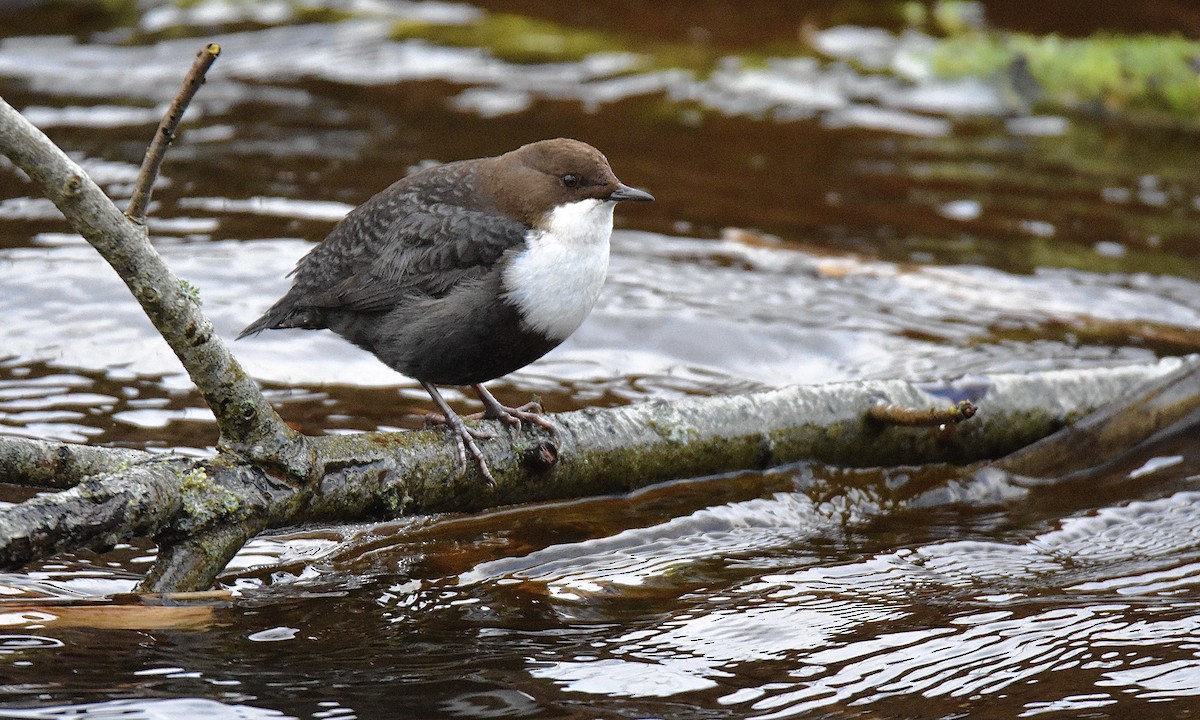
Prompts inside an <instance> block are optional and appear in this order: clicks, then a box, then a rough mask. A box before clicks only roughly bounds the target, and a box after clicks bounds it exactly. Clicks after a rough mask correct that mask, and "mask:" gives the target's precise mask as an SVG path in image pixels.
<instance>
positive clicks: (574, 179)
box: [562, 173, 579, 188]
mask: <svg viewBox="0 0 1200 720" xmlns="http://www.w3.org/2000/svg"><path fill="white" fill-rule="evenodd" d="M562 184H563V185H565V186H566V187H569V188H573V187H579V176H578V175H572V174H571V173H567V174H566V175H563V176H562Z"/></svg>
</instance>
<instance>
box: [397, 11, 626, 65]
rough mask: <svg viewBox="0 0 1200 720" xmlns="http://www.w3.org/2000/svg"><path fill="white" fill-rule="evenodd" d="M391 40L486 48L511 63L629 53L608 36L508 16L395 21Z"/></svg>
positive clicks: (568, 59) (576, 59)
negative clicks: (448, 21)
mask: <svg viewBox="0 0 1200 720" xmlns="http://www.w3.org/2000/svg"><path fill="white" fill-rule="evenodd" d="M392 37H393V38H395V39H409V38H422V39H425V40H429V41H430V42H435V43H438V44H441V45H451V46H455V47H482V48H487V49H488V50H489V51H490V52H491V53H492V54H493V55H495V56H496V57H498V58H501V59H503V60H508V61H510V62H515V63H545V62H567V61H578V60H582V59H583V58H585V57H587V56H588V55H592V54H594V53H599V52H624V51H627V50H628V49H629V47H628V43H627V42H624V41H622V40H621V39H620V38H618V37H617V36H615V35H612V34H609V33H604V32H600V31H596V30H583V29H579V28H569V27H565V26H562V25H557V24H554V23H551V22H547V21H545V20H538V19H535V18H529V17H524V16H522V15H513V14H509V13H487V14H485V15H482V16H481V17H480V19H479V21H478V22H475V23H470V24H465V25H434V24H431V23H425V22H419V21H407V20H405V21H399V22H397V23H395V24H394V25H393V26H392Z"/></svg>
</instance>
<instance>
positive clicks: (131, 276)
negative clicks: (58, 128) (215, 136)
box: [0, 84, 314, 481]
mask: <svg viewBox="0 0 1200 720" xmlns="http://www.w3.org/2000/svg"><path fill="white" fill-rule="evenodd" d="M180 92H181V93H189V92H192V90H191V89H190V88H189V87H188V86H187V85H186V84H185V86H184V88H183V89H182V90H181V91H180ZM181 104H186V103H184V102H183V101H178V102H176V103H172V107H175V106H177V105H181ZM0 153H3V154H5V155H7V156H8V157H9V159H10V160H12V162H13V164H14V165H16V166H17V167H18V168H20V169H21V170H23V171H25V173H26V174H27V175H28V176H29V178H30V179H31V180H33V181H34V182H35V183H36V184H37V185H38V186H39V187H40V188H41V190H42V192H43V193H44V194H45V195H46V197H47V198H49V199H50V200H51V201H52V202H53V203H54V204H55V205H56V206H57V207H58V209H59V210H60V211H62V213H63V215H64V216H65V217H66V218H67V221H68V222H69V223H70V224H71V227H72V228H73V229H74V230H75V231H76V232H78V233H79V234H80V235H82V236H83V237H84V239H85V240H87V241H88V243H90V244H91V245H92V247H94V248H96V250H97V252H99V253H100V255H101V256H102V257H103V258H104V259H105V261H107V262H108V264H109V265H111V266H112V268H113V269H114V270H115V271H116V272H117V275H119V276H120V277H121V279H122V280H123V281H124V282H125V284H126V286H128V287H129V291H130V292H131V293H133V296H134V298H136V299H137V301H138V303H139V304H141V306H142V309H143V310H144V311H145V313H146V316H147V317H149V318H150V321H151V322H152V323H154V327H155V328H156V329H157V330H158V332H159V334H161V335H162V337H163V339H164V340H166V342H167V344H168V345H169V346H170V347H171V349H172V350H173V351H174V352H175V355H176V356H177V357H178V358H179V360H180V362H181V363H183V367H184V369H186V370H187V373H188V376H189V377H191V379H192V382H193V383H195V384H196V387H197V388H198V389H199V390H200V393H201V394H202V395H203V396H204V400H205V402H206V403H207V404H208V407H209V408H210V409H211V410H212V412H213V415H215V416H216V421H217V428H218V431H219V432H220V439H219V443H218V444H219V446H220V447H221V448H222V449H223V450H227V451H229V452H232V453H234V454H236V455H238V456H240V457H243V458H245V459H246V460H248V461H250V462H252V463H257V464H259V465H262V466H263V467H267V468H272V469H274V470H275V471H277V472H278V473H279V474H282V475H284V476H286V477H288V478H290V479H291V480H293V481H304V480H308V479H311V477H312V476H313V474H314V468H313V461H312V457H311V454H310V451H309V448H308V446H307V444H306V441H305V439H304V437H303V436H301V435H300V434H299V433H297V432H296V431H294V430H292V429H291V428H289V427H288V426H287V424H286V423H284V422H283V419H282V418H280V417H279V415H278V413H276V412H275V410H274V408H272V407H271V405H270V403H268V402H267V400H266V398H264V397H263V394H262V391H261V390H260V389H259V388H258V385H256V384H255V383H254V381H253V380H252V379H251V378H250V377H249V376H248V375H247V374H246V372H245V371H244V370H243V369H242V367H241V365H240V364H239V363H238V361H237V360H236V359H235V358H234V357H233V354H232V353H230V352H229V348H228V346H226V345H225V343H224V342H223V341H222V340H221V339H220V337H218V336H217V333H216V331H215V330H214V329H213V325H212V322H211V321H210V320H209V319H208V316H206V315H205V314H204V312H203V311H202V310H201V308H200V304H199V302H198V301H197V298H196V291H195V289H194V288H192V287H191V286H188V285H185V284H184V283H183V282H182V281H181V280H180V279H179V278H178V277H177V276H176V275H175V274H174V273H173V272H171V270H170V268H168V267H167V265H166V263H164V262H163V259H162V257H161V256H160V255H159V254H158V251H156V250H155V249H154V246H153V245H151V244H150V238H149V234H148V233H147V230H146V226H145V225H144V224H143V223H138V222H135V221H133V220H132V219H131V218H129V217H127V216H126V215H125V214H123V213H122V212H121V211H120V209H118V208H117V206H116V205H114V204H113V202H112V201H111V200H110V199H109V198H108V196H107V195H105V194H104V191H102V190H101V189H100V188H99V187H98V186H97V185H96V184H95V183H94V182H92V179H91V178H89V177H88V176H87V173H85V172H84V171H83V170H82V169H81V168H80V167H79V165H78V164H76V163H75V162H74V161H73V160H71V159H70V158H69V157H67V156H66V154H65V153H63V151H62V150H60V149H59V148H58V147H57V146H56V145H55V144H54V143H53V142H51V141H50V139H49V138H47V137H46V135H45V134H44V133H42V131H40V130H38V129H37V128H36V127H34V126H33V125H32V124H31V123H30V122H29V121H28V120H26V119H25V118H24V117H23V116H22V115H21V114H20V113H19V112H17V111H16V110H15V109H13V107H12V106H11V105H9V104H8V103H7V102H5V101H4V99H3V98H0ZM160 161H161V158H160Z"/></svg>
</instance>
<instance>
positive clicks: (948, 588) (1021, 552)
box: [460, 492, 1200, 718]
mask: <svg viewBox="0 0 1200 720" xmlns="http://www.w3.org/2000/svg"><path fill="white" fill-rule="evenodd" d="M796 502H797V497H796V496H795V495H793V494H788V493H779V494H776V495H775V496H773V497H771V498H767V499H762V500H756V501H750V502H748V503H736V504H734V505H730V506H722V507H719V508H710V509H707V510H702V511H699V512H697V513H694V514H693V515H691V516H688V517H684V518H677V519H674V520H669V521H667V522H665V523H663V524H661V525H658V526H654V527H650V528H641V529H632V530H628V531H625V532H624V533H621V534H618V535H616V536H613V537H609V538H602V539H599V540H589V541H584V542H582V543H575V544H568V545H560V546H552V547H550V548H547V549H545V550H541V551H537V552H534V553H532V554H530V555H528V556H525V557H523V558H509V559H504V560H498V561H493V562H489V563H485V564H483V565H480V566H478V567H476V568H475V569H474V570H472V571H471V572H470V573H468V574H466V575H464V576H463V577H461V578H460V581H462V582H501V583H502V582H504V579H505V578H511V577H516V578H520V579H522V580H524V581H530V580H532V581H535V582H538V583H545V584H546V585H547V586H548V589H549V591H550V596H551V597H553V598H556V602H558V603H562V604H563V607H562V612H563V613H565V614H566V615H568V616H569V615H570V613H571V610H570V608H571V606H572V604H573V603H576V602H579V601H580V600H581V597H580V596H579V595H578V594H576V593H573V592H562V591H561V590H560V591H556V590H555V588H563V589H565V588H573V589H575V590H582V591H584V592H588V593H589V594H590V593H599V595H594V596H593V597H595V598H597V599H598V598H608V599H613V598H616V597H620V596H621V595H624V594H627V593H637V592H640V591H638V590H637V589H636V588H637V587H638V586H642V585H645V584H647V583H654V584H655V585H657V586H660V587H662V586H664V584H665V585H666V586H669V585H670V582H671V580H670V578H672V577H673V576H675V575H676V574H677V570H678V568H679V567H680V565H681V563H682V564H686V563H689V562H696V561H700V560H705V559H708V560H711V559H714V558H719V557H722V556H723V555H726V554H734V555H737V554H741V553H744V552H745V551H746V548H747V547H752V548H757V550H756V552H759V553H762V552H763V551H765V550H766V549H767V547H768V546H769V545H770V544H771V543H772V542H774V543H775V544H776V545H786V544H787V543H789V542H797V543H800V544H801V545H803V544H804V542H805V540H804V538H806V537H809V536H812V535H814V533H815V534H816V535H820V534H821V533H822V532H830V531H831V528H830V527H829V526H831V525H834V524H836V523H832V522H829V521H830V520H832V518H831V517H830V516H828V513H827V512H826V513H823V512H821V511H819V510H818V509H817V508H816V507H814V506H813V505H812V504H811V503H809V502H804V501H801V502H800V504H798V505H797V504H795V503H796ZM856 502H857V501H851V502H849V503H847V505H850V504H856ZM759 506H774V507H775V509H774V511H772V510H770V509H767V508H765V507H759ZM771 517H774V518H776V519H778V520H779V522H778V523H777V524H774V523H770V522H766V521H765V519H766V518H771ZM822 517H825V518H826V522H825V523H824V525H826V527H825V528H824V529H823V530H822V528H821V526H822V524H823V523H822V522H821V521H820V518H822ZM1197 517H1200V493H1197V492H1179V493H1176V494H1173V495H1170V496H1168V497H1165V498H1162V499H1159V500H1154V501H1139V502H1132V503H1129V504H1127V505H1125V506H1121V507H1106V508H1102V509H1100V510H1098V511H1096V512H1095V513H1094V514H1089V515H1084V516H1080V517H1074V518H1068V519H1067V520H1064V521H1063V523H1062V528H1061V529H1058V530H1053V531H1050V532H1045V533H1042V534H1040V535H1037V536H1034V537H1031V538H1030V539H1029V540H1028V541H1027V542H1024V543H1004V542H998V541H951V542H941V543H935V544H931V545H925V546H921V547H918V548H916V549H912V550H909V549H903V550H898V551H895V552H891V553H886V554H882V555H875V556H871V557H867V558H864V559H863V560H861V561H857V562H851V563H846V564H841V565H822V566H815V567H809V568H801V569H797V570H793V571H789V572H785V573H781V574H776V575H764V576H761V577H759V578H757V579H752V580H750V581H749V582H746V583H744V584H742V585H741V586H739V587H737V588H735V589H733V591H732V592H729V593H726V594H723V595H713V594H703V595H698V596H696V597H697V600H696V601H695V602H694V603H691V604H689V605H688V608H687V609H681V610H678V611H676V612H674V613H672V615H671V616H670V617H669V618H664V619H663V620H662V622H660V623H657V624H655V625H653V626H647V627H643V628H642V629H633V630H630V631H628V632H626V633H625V634H623V635H619V636H615V637H612V638H609V639H607V640H605V641H604V642H603V643H596V644H594V645H593V647H594V656H593V657H590V658H580V657H563V658H558V659H554V658H548V657H546V656H545V655H544V654H543V656H541V657H540V658H539V661H538V662H536V663H533V665H532V666H531V668H530V673H531V674H532V675H533V676H535V677H538V678H543V679H547V680H553V681H555V682H557V683H560V684H561V687H562V688H563V689H565V690H568V691H574V692H580V693H594V694H600V695H608V696H624V697H647V696H661V695H663V694H670V693H675V694H686V693H691V692H698V691H701V690H705V691H708V690H712V689H719V688H727V689H728V690H727V692H725V693H724V694H723V697H722V699H721V701H720V702H721V704H722V705H726V706H736V707H740V708H741V711H740V712H742V713H744V714H745V715H746V716H752V717H760V718H779V717H793V716H803V715H804V714H806V713H809V712H814V711H818V710H819V709H821V708H824V707H829V706H831V705H835V704H836V705H841V706H844V705H847V704H849V705H877V704H881V703H886V702H887V701H889V699H894V698H905V697H911V696H912V695H914V694H919V695H921V696H923V697H926V698H938V697H950V698H962V699H964V700H980V699H983V698H987V697H989V696H1008V697H1016V698H1026V700H1024V701H1023V702H1025V707H1026V714H1027V715H1032V714H1037V713H1040V712H1046V711H1048V709H1049V708H1057V707H1083V706H1089V707H1090V706H1097V707H1098V706H1102V705H1106V704H1110V701H1111V699H1112V697H1111V695H1110V694H1109V693H1108V692H1102V691H1101V690H1102V689H1104V688H1122V690H1120V691H1119V692H1133V693H1134V694H1135V695H1136V696H1137V697H1141V698H1147V699H1173V698H1179V697H1185V696H1189V695H1193V694H1196V693H1197V692H1198V691H1197V690H1196V688H1197V687H1200V684H1198V683H1197V681H1196V680H1197V678H1200V654H1198V653H1196V648H1197V647H1200V609H1198V608H1197V606H1196V605H1195V604H1194V603H1193V602H1191V601H1190V600H1189V599H1188V597H1189V596H1190V595H1192V594H1194V588H1195V585H1196V584H1197V583H1200V570H1198V569H1197V568H1200V560H1197V557H1200V524H1198V523H1197V522H1196V518H1197ZM718 518H721V519H722V520H721V521H720V522H719V523H718V522H715V521H716V520H717V519H718ZM739 518H740V520H739ZM789 523H790V528H789ZM789 529H790V533H789V532H788V531H789ZM651 560H653V561H654V562H651ZM1005 586H1007V587H1011V588H1013V590H1014V591H1015V592H1013V593H1010V594H1007V595H1004V596H1001V595H1000V594H998V593H997V591H998V589H1000V588H1003V587H1005ZM1046 595H1050V596H1052V597H1055V598H1056V601H1055V602H1054V603H1052V604H1051V606H1050V607H1043V603H1042V602H1040V601H1039V599H1038V598H1040V597H1042V596H1046ZM1074 595H1078V596H1079V597H1080V599H1081V600H1085V602H1083V603H1075V602H1072V601H1071V599H1070V597H1071V596H1074ZM1114 596H1122V597H1124V598H1126V599H1128V600H1129V602H1115V601H1111V600H1110V601H1097V600H1096V598H1097V597H1114ZM972 598H973V599H974V600H975V601H977V602H983V603H986V604H988V605H992V606H993V607H991V608H986V609H981V608H979V607H978V606H977V605H975V606H974V607H973V605H972V603H971V602H970V599H972ZM922 626H923V627H922ZM892 628H897V629H892ZM781 662H782V663H787V664H789V665H790V666H791V669H790V670H789V671H788V673H787V676H788V677H789V678H790V679H789V680H787V681H780V680H779V677H780V674H779V673H778V672H776V671H772V672H770V673H768V675H770V676H771V677H772V678H774V680H773V681H772V682H769V683H767V684H765V685H762V686H759V687H753V686H751V687H747V686H746V685H745V681H746V680H748V679H751V678H753V677H755V676H756V672H757V671H756V667H757V664H758V663H773V664H775V665H777V664H778V663H781ZM547 663H549V664H547ZM1049 672H1056V673H1058V672H1062V673H1072V674H1073V677H1075V678H1076V679H1075V680H1074V681H1073V682H1071V683H1066V684H1065V686H1069V687H1072V688H1075V689H1079V688H1080V687H1083V686H1085V685H1086V684H1087V683H1088V682H1090V683H1091V684H1092V686H1093V687H1095V688H1096V689H1097V691H1098V692H1097V693H1095V694H1093V695H1087V696H1083V695H1075V696H1071V697H1067V698H1058V697H1045V696H1041V697H1039V692H1038V687H1039V686H1038V685H1037V682H1036V681H1037V679H1038V678H1039V677H1043V676H1044V675H1045V674H1046V673H1049ZM1060 686H1064V685H1060ZM735 688H737V689H735ZM1072 698H1073V699H1072Z"/></svg>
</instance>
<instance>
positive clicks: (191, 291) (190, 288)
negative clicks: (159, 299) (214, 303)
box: [179, 280, 204, 305]
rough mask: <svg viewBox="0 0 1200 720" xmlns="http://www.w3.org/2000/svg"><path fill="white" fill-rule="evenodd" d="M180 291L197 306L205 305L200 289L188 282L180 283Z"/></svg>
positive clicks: (181, 281) (182, 281)
mask: <svg viewBox="0 0 1200 720" xmlns="http://www.w3.org/2000/svg"><path fill="white" fill-rule="evenodd" d="M179 289H180V290H182V291H183V295H184V297H186V298H187V299H188V300H191V301H192V302H194V303H196V304H197V305H203V304H204V301H203V300H201V299H200V288H198V287H196V286H195V285H193V284H191V283H190V282H188V281H187V280H180V281H179Z"/></svg>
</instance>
